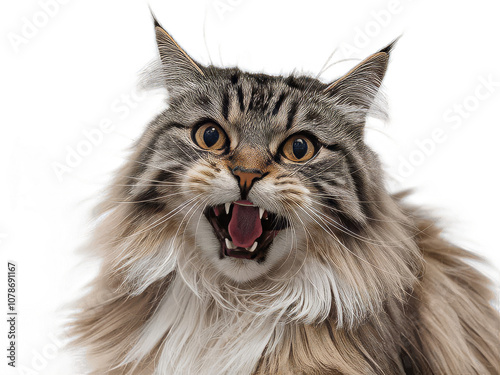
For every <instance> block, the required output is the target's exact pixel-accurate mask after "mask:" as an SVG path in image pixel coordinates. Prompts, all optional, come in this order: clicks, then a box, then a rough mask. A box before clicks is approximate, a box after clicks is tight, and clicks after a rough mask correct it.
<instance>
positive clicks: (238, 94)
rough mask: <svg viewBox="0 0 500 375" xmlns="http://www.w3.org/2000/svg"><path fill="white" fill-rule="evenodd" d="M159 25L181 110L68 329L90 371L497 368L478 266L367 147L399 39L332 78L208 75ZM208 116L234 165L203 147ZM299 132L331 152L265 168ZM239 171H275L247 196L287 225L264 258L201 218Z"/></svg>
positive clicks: (166, 115)
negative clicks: (224, 240) (237, 255)
mask: <svg viewBox="0 0 500 375" xmlns="http://www.w3.org/2000/svg"><path fill="white" fill-rule="evenodd" d="M156 30H157V41H158V45H159V51H160V56H161V61H162V65H161V69H159V73H158V75H156V76H154V79H152V81H155V80H156V81H158V82H163V83H164V84H165V85H166V86H167V88H168V89H169V91H170V93H171V97H170V106H169V108H168V109H167V110H165V112H163V113H162V114H161V115H159V116H158V118H157V119H155V120H154V121H153V122H152V123H151V124H150V125H149V126H148V128H147V130H146V132H145V133H144V135H143V136H142V138H141V139H140V140H139V141H138V142H137V143H136V144H135V145H134V148H133V151H132V155H131V157H130V161H129V162H127V163H126V164H125V165H124V166H123V167H122V168H121V169H120V171H119V173H118V174H117V176H116V178H115V180H114V182H113V184H112V186H111V188H110V190H109V193H108V195H107V197H106V199H105V200H104V201H103V203H102V204H101V206H100V207H99V209H98V216H99V217H100V220H99V225H98V226H97V229H96V231H95V234H94V237H93V240H92V242H91V243H90V244H89V246H88V248H89V251H92V252H93V254H94V255H95V256H97V257H98V258H99V259H101V260H102V265H101V271H100V274H99V276H98V278H97V279H96V280H95V281H94V283H93V284H92V286H91V289H90V292H89V293H88V295H87V296H86V297H85V298H84V299H82V300H81V301H80V303H79V305H78V313H77V314H76V315H75V317H74V320H73V322H72V326H71V328H72V334H73V337H74V342H73V345H75V346H78V347H81V348H85V350H86V356H87V359H88V362H89V365H90V367H91V368H92V370H93V374H139V375H146V374H155V375H160V374H161V375H163V374H349V375H353V374H360V375H366V374H500V337H499V329H500V317H499V314H498V312H497V311H496V310H495V309H494V308H493V307H492V305H491V301H492V299H493V297H494V294H493V289H492V285H491V282H490V281H489V280H488V279H487V278H486V277H485V276H484V275H482V274H481V273H480V272H479V271H477V270H476V269H475V268H474V267H473V266H472V265H471V262H472V261H478V260H479V259H478V257H477V256H475V255H473V254H472V253H470V252H468V251H466V250H463V249H460V248H458V247H456V246H454V245H452V244H450V243H449V242H447V241H445V240H444V239H443V238H442V237H441V235H440V229H439V226H438V225H437V224H436V222H435V221H434V220H433V219H431V218H430V217H429V215H427V214H425V213H423V212H422V211H421V210H420V209H417V208H414V207H409V206H408V205H406V204H405V203H404V199H403V196H402V195H401V196H399V195H398V196H393V195H390V194H389V193H388V192H387V191H386V189H385V187H384V179H383V177H382V172H381V167H380V163H379V161H378V158H377V157H376V155H375V154H374V153H373V152H372V151H371V150H370V149H369V148H368V147H367V146H366V145H365V144H364V142H363V126H364V121H365V118H366V116H367V115H368V114H369V113H373V111H374V108H373V103H374V101H375V100H376V97H377V96H378V95H379V88H380V84H381V82H382V79H383V76H384V74H385V69H386V67H387V63H388V59H389V53H390V50H391V48H392V45H391V46H389V47H387V48H385V49H383V50H381V51H379V52H378V53H377V54H374V55H373V56H371V57H369V58H368V59H366V60H365V61H363V62H362V63H361V64H359V65H358V66H357V67H356V68H355V69H353V70H352V71H351V72H349V73H348V74H346V76H344V77H341V78H340V79H339V80H337V81H336V82H334V83H332V84H329V85H324V84H322V83H320V82H319V81H316V80H313V79H311V78H307V77H288V78H285V77H270V76H264V75H252V74H247V73H243V72H240V71H239V70H237V69H218V68H214V67H201V66H198V65H196V62H194V61H193V60H192V59H190V58H189V57H188V56H187V55H186V54H185V52H184V51H182V50H181V49H180V47H179V46H178V45H177V44H176V43H175V42H174V41H173V39H172V38H171V37H170V36H168V34H166V32H165V31H164V30H163V29H161V27H160V26H159V25H158V24H156ZM157 70H158V69H157ZM377 112H378V113H382V112H380V111H379V110H377ZM207 117H209V118H212V119H213V120H212V121H217V122H218V123H220V124H223V125H224V127H225V129H226V131H227V132H228V134H229V135H230V137H231V142H232V143H231V150H232V151H231V152H230V154H229V156H228V157H225V156H215V155H211V154H210V153H207V152H204V151H202V150H198V149H196V147H194V146H193V144H192V140H191V138H190V136H189V131H190V130H189V129H190V126H191V125H190V124H194V123H196V122H197V121H199V119H200V118H207ZM270 118H271V119H272V121H270ZM186 124H187V125H186ZM285 124H286V128H285ZM221 126H222V125H221ZM290 128H292V130H294V129H295V131H300V132H307V133H313V134H315V136H316V137H317V138H318V139H319V141H320V142H322V144H324V145H325V146H324V148H322V149H321V150H320V151H319V152H318V154H317V156H316V157H315V158H314V159H313V160H312V161H311V163H306V164H304V165H300V166H299V165H294V164H290V163H286V162H279V161H276V160H274V161H273V160H272V159H269V158H270V156H269V154H272V153H273V152H274V153H277V152H278V151H277V150H279V144H280V143H281V142H282V141H283V140H284V139H285V138H284V137H285V135H284V134H287V133H286V132H288V131H289V129H290ZM332 140H336V143H335V144H332V143H331V141H332ZM233 142H234V144H233ZM238 142H239V143H238ZM329 143H330V144H329ZM231 163H242V164H245V163H247V164H248V163H254V165H257V166H263V165H264V166H266V167H265V168H268V174H267V175H266V177H265V178H263V179H262V180H261V181H259V182H258V183H256V184H255V185H254V186H253V187H252V189H251V192H250V193H249V199H250V200H251V201H252V202H254V203H255V204H258V205H259V206H260V207H264V208H265V209H266V210H270V211H272V212H275V213H277V214H279V215H281V216H283V217H286V218H287V220H288V221H289V223H290V226H289V227H288V228H287V229H283V230H281V231H280V233H279V234H278V236H277V237H276V238H275V239H274V241H273V243H272V245H271V247H270V249H269V253H268V255H267V257H266V259H265V261H263V262H262V263H259V262H255V261H251V260H241V259H234V258H227V257H221V256H220V254H219V248H220V245H219V242H218V240H217V239H216V238H215V236H214V234H213V229H212V227H211V226H210V224H209V222H208V221H207V219H206V218H205V216H204V215H203V212H204V210H205V209H206V208H207V207H211V206H215V205H219V204H224V203H226V202H232V201H235V200H238V199H240V195H239V194H240V193H239V190H238V184H237V182H236V180H235V178H234V176H232V175H231V173H230V172H229V170H228V168H227V166H228V165H232V164H231Z"/></svg>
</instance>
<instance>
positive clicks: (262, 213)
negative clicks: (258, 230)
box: [259, 207, 265, 219]
mask: <svg viewBox="0 0 500 375" xmlns="http://www.w3.org/2000/svg"><path fill="white" fill-rule="evenodd" d="M264 211H265V210H264V209H263V208H260V207H259V218H260V219H262V215H264Z"/></svg>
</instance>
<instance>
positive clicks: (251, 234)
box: [228, 201, 262, 247]
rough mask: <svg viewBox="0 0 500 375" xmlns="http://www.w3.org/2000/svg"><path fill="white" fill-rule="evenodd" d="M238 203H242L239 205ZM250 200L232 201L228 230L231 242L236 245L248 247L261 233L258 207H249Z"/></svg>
mask: <svg viewBox="0 0 500 375" xmlns="http://www.w3.org/2000/svg"><path fill="white" fill-rule="evenodd" d="M238 203H241V204H244V205H245V206H241V205H239V204H238ZM251 204H252V202H249V201H238V202H235V203H234V206H233V215H232V216H231V221H230V222H229V226H228V230H229V234H230V235H231V239H232V241H233V244H234V245H236V246H238V247H250V246H252V245H253V243H254V242H255V240H256V239H257V238H259V237H260V235H261V234H262V224H261V222H260V217H259V207H250V206H247V205H251Z"/></svg>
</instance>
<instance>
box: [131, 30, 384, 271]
mask: <svg viewBox="0 0 500 375" xmlns="http://www.w3.org/2000/svg"><path fill="white" fill-rule="evenodd" d="M157 41H158V46H159V51H160V56H161V60H162V66H161V68H160V69H161V72H160V75H159V77H160V79H161V80H164V82H163V84H165V85H166V87H167V88H168V89H169V92H170V103H169V104H170V105H169V109H168V110H167V111H165V112H164V113H163V114H161V115H160V116H159V117H158V118H157V119H156V120H155V121H154V122H153V123H152V124H151V125H150V127H149V129H148V130H147V132H146V134H145V135H144V136H143V138H142V139H141V141H140V142H139V143H138V148H139V152H137V160H135V163H136V164H137V165H136V167H135V169H134V173H135V176H132V177H133V178H132V179H131V181H130V183H131V185H133V187H132V188H131V189H130V193H129V194H130V196H131V197H132V200H133V201H135V202H137V203H141V202H142V203H143V205H144V207H145V208H146V209H145V210H144V211H143V214H144V215H148V214H149V213H151V214H153V213H154V215H157V216H158V217H159V219H158V224H157V225H169V224H170V222H169V221H168V219H169V218H171V217H175V216H176V217H177V219H178V220H177V221H176V222H175V223H176V225H178V229H179V232H178V235H179V236H181V237H182V238H190V239H194V241H193V243H194V244H195V247H196V249H195V250H194V251H193V253H192V254H193V255H191V257H192V256H198V257H200V258H202V259H204V260H205V261H206V262H210V263H211V264H212V266H213V267H214V268H215V269H216V270H217V271H218V272H220V273H222V274H224V275H225V276H227V277H229V278H231V279H233V280H236V281H248V280H252V279H255V278H258V277H259V276H261V275H263V274H268V273H270V272H272V270H273V269H276V268H279V267H280V266H281V265H283V264H285V263H287V262H289V261H290V259H292V260H296V259H300V260H301V261H302V260H303V259H305V257H306V255H307V254H306V253H307V252H308V251H311V249H314V246H311V244H314V241H315V236H317V235H318V233H319V232H318V231H322V233H320V234H319V235H320V236H321V235H325V233H327V234H328V233H329V235H331V236H335V235H342V234H349V233H351V234H353V235H354V234H356V232H357V230H358V229H359V228H361V227H363V225H365V224H366V220H367V215H369V212H370V209H371V208H370V207H369V205H368V202H369V201H370V199H369V198H370V189H371V188H370V187H369V185H370V183H373V182H374V181H370V179H372V180H377V179H378V177H376V176H377V173H378V172H379V166H378V163H377V161H376V158H375V157H374V156H373V154H372V153H371V151H370V150H369V149H368V148H367V147H366V146H365V145H364V143H363V126H364V121H365V117H366V114H367V112H368V111H369V110H370V107H372V104H373V100H374V98H375V95H376V93H377V91H378V88H379V86H380V83H381V80H382V78H383V76H384V73H385V69H386V66H387V61H388V53H389V51H390V48H387V49H385V50H383V51H381V52H379V53H377V54H375V55H373V56H371V57H370V58H368V59H367V60H365V61H363V62H362V63H361V64H359V65H358V67H356V68H355V69H354V70H353V71H351V72H349V73H348V74H347V75H346V76H344V77H342V78H341V79H339V80H337V81H335V82H334V83H332V84H331V85H325V84H322V83H320V82H319V81H317V80H315V79H311V78H306V77H299V78H295V77H288V78H284V77H273V76H267V75H261V74H259V75H257V74H248V73H242V72H241V71H239V70H237V69H218V68H213V67H201V66H199V65H197V64H196V63H195V62H194V61H193V60H192V59H190V58H189V57H188V56H187V55H186V54H185V52H184V51H182V50H181V49H180V47H178V45H177V44H176V43H175V42H174V41H173V39H171V37H170V36H169V35H168V34H166V32H165V31H164V30H163V29H161V27H160V26H159V25H157ZM372 109H373V108H372ZM170 225H172V224H170ZM155 227H156V225H155Z"/></svg>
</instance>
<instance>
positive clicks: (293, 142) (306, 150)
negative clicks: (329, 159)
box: [282, 134, 315, 162]
mask: <svg viewBox="0 0 500 375" xmlns="http://www.w3.org/2000/svg"><path fill="white" fill-rule="evenodd" d="M282 150H283V151H282V152H283V155H284V156H285V157H286V158H287V159H288V160H291V161H295V162H304V161H308V160H309V159H311V158H312V157H313V156H314V151H315V147H314V144H313V142H312V141H311V140H310V139H309V138H308V137H307V136H306V135H303V134H297V135H292V136H291V137H290V138H288V139H287V140H286V141H285V143H284V145H283V149H282Z"/></svg>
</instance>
